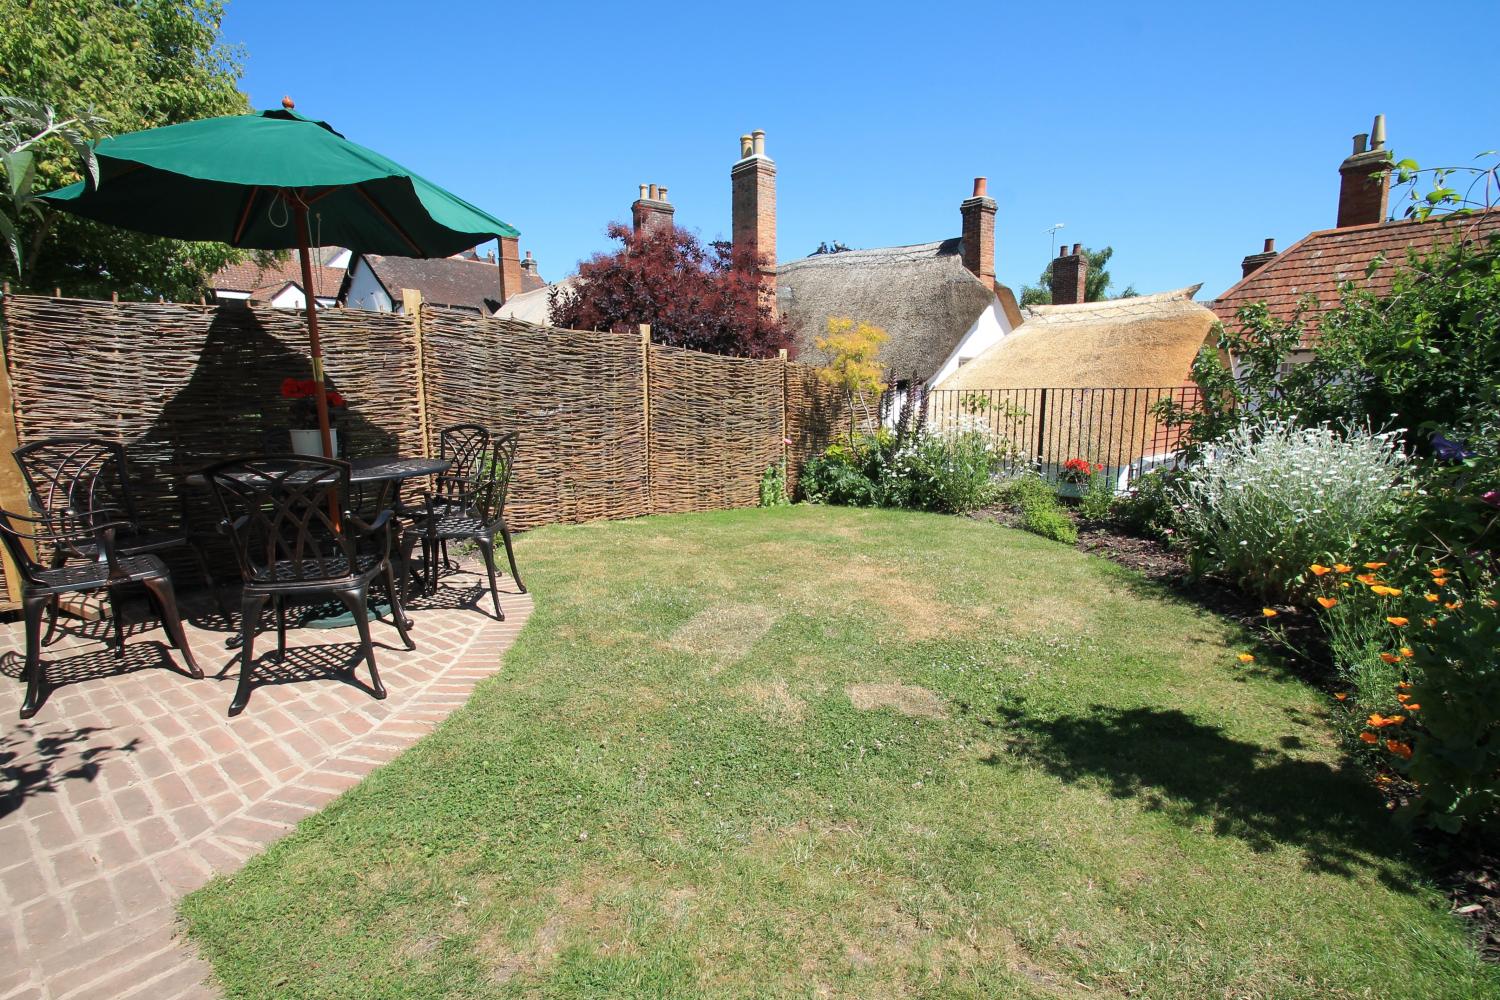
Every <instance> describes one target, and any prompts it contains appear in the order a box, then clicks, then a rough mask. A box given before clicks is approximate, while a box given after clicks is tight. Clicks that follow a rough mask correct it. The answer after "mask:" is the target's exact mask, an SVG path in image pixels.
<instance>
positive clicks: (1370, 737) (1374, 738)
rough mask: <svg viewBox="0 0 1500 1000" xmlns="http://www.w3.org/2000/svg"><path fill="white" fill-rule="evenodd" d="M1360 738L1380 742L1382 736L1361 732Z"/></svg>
mask: <svg viewBox="0 0 1500 1000" xmlns="http://www.w3.org/2000/svg"><path fill="white" fill-rule="evenodd" d="M1359 738H1360V739H1362V740H1364V741H1365V742H1366V743H1379V742H1380V737H1379V736H1376V735H1375V734H1374V733H1360V734H1359Z"/></svg>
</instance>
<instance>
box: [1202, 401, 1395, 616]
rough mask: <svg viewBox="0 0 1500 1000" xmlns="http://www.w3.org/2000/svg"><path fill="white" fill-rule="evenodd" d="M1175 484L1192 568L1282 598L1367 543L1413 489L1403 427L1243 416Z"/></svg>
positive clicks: (1266, 597) (1290, 594)
mask: <svg viewBox="0 0 1500 1000" xmlns="http://www.w3.org/2000/svg"><path fill="white" fill-rule="evenodd" d="M1209 454H1210V455H1211V457H1210V458H1208V459H1207V460H1205V461H1204V462H1202V463H1201V464H1199V465H1198V466H1196V467H1195V468H1193V469H1192V470H1190V471H1189V472H1188V473H1187V474H1186V475H1185V476H1183V477H1182V479H1181V480H1180V481H1179V482H1178V483H1177V484H1176V486H1175V487H1174V494H1173V501H1174V511H1173V519H1174V521H1175V526H1176V528H1177V531H1178V535H1179V538H1180V539H1181V540H1182V541H1183V542H1184V543H1185V544H1186V545H1187V547H1188V555H1189V560H1190V563H1191V565H1192V568H1193V571H1194V572H1195V573H1199V574H1201V573H1207V572H1214V573H1219V574H1222V575H1224V576H1226V577H1229V578H1230V579H1232V580H1233V581H1235V582H1236V583H1237V584H1238V585H1239V586H1241V587H1243V588H1244V589H1246V590H1249V591H1251V592H1253V593H1256V594H1259V595H1260V596H1261V597H1262V598H1263V599H1265V600H1278V599H1286V598H1288V597H1290V596H1292V595H1293V594H1294V593H1295V592H1296V591H1297V590H1298V588H1299V583H1300V578H1301V577H1302V575H1303V574H1304V573H1305V572H1306V571H1307V567H1308V566H1310V565H1311V564H1312V563H1315V562H1318V561H1320V560H1323V561H1328V560H1333V559H1335V558H1343V557H1345V556H1346V555H1347V554H1349V553H1351V552H1358V551H1361V548H1362V547H1361V544H1360V543H1361V541H1362V540H1363V539H1364V537H1365V536H1366V534H1367V533H1368V532H1370V531H1371V530H1372V529H1374V528H1376V527H1378V526H1380V525H1381V524H1382V523H1384V522H1386V521H1387V520H1388V519H1389V518H1390V517H1391V516H1392V514H1393V513H1394V511H1395V510H1396V508H1397V507H1398V506H1399V504H1400V503H1401V500H1402V496H1403V494H1404V493H1405V492H1406V490H1407V489H1408V487H1407V486H1405V485H1404V484H1403V482H1402V466H1403V464H1404V462H1405V459H1406V456H1405V454H1404V452H1403V451H1402V450H1401V441H1400V432H1395V431H1392V432H1388V433H1382V434H1376V433H1372V432H1371V431H1369V430H1367V429H1362V428H1350V429H1344V428H1337V427H1332V426H1328V425H1323V426H1319V427H1298V426H1296V425H1294V424H1290V423H1285V422H1281V421H1265V422H1246V423H1242V424H1241V425H1240V426H1239V427H1238V428H1236V429H1235V430H1233V431H1231V432H1230V433H1228V434H1226V435H1225V436H1224V437H1222V438H1220V439H1218V440H1217V441H1215V442H1213V445H1212V447H1211V449H1210V450H1209Z"/></svg>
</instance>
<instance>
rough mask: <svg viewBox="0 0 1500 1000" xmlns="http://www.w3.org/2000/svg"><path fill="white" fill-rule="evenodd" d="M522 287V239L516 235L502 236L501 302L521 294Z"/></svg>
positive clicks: (503, 302) (502, 303)
mask: <svg viewBox="0 0 1500 1000" xmlns="http://www.w3.org/2000/svg"><path fill="white" fill-rule="evenodd" d="M521 292H522V288H521V241H520V240H519V239H517V238H516V237H514V236H502V237H500V304H501V305H504V304H505V303H506V302H507V301H509V300H510V298H511V297H512V296H515V295H519V294H521Z"/></svg>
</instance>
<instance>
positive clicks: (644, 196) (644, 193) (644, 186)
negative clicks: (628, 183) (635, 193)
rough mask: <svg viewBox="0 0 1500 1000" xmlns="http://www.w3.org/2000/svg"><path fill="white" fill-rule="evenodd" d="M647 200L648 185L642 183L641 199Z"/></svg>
mask: <svg viewBox="0 0 1500 1000" xmlns="http://www.w3.org/2000/svg"><path fill="white" fill-rule="evenodd" d="M645 200H646V185H644V184H642V185H641V201H645Z"/></svg>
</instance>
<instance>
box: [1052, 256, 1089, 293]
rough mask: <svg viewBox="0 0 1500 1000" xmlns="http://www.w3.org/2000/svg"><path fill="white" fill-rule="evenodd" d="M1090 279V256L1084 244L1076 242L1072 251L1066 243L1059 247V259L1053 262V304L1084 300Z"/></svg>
mask: <svg viewBox="0 0 1500 1000" xmlns="http://www.w3.org/2000/svg"><path fill="white" fill-rule="evenodd" d="M1088 280H1089V258H1088V255H1087V254H1085V253H1084V252H1083V244H1081V243H1074V244H1073V252H1072V253H1069V252H1068V245H1067V244H1066V243H1064V244H1063V245H1062V246H1060V247H1058V248H1057V259H1056V260H1054V261H1053V262H1052V304H1053V305H1055V306H1071V305H1076V304H1077V303H1079V302H1082V301H1084V298H1085V294H1086V293H1085V290H1086V289H1087V288H1088Z"/></svg>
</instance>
